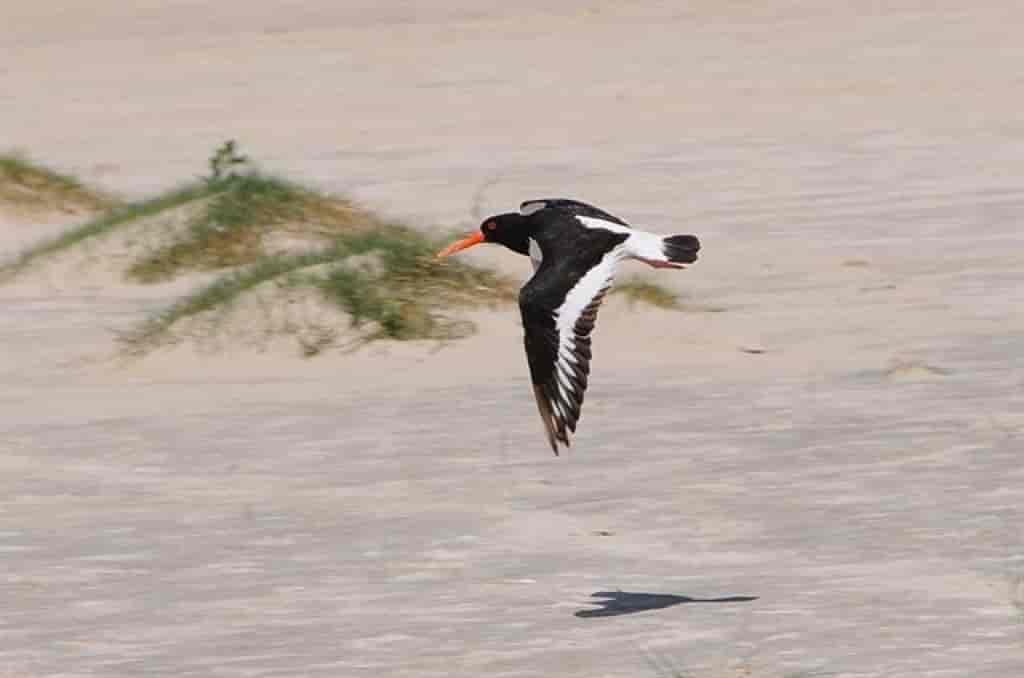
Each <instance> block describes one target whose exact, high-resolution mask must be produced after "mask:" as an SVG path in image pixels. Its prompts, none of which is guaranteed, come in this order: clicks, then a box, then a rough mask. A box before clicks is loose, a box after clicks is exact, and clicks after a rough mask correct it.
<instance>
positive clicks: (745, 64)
mask: <svg viewBox="0 0 1024 678" xmlns="http://www.w3.org/2000/svg"><path fill="white" fill-rule="evenodd" d="M553 5H554V3H540V2H527V3H516V4H515V5H513V4H511V3H498V2H493V1H488V2H468V1H465V2H464V1H462V0H444V1H443V2H436V3H412V2H387V3H369V2H363V3H355V2H342V3H333V2H325V1H323V0H314V1H311V2H305V3H285V2H279V3H262V4H260V3H256V6H254V3H243V2H240V1H239V0H224V1H223V2H219V3H216V5H215V6H210V5H208V3H202V4H201V3H198V2H187V1H184V0H181V1H177V2H152V1H151V2H142V3H134V4H133V5H132V7H131V8H126V7H125V6H124V3H115V2H110V1H109V0H95V1H94V2H89V3H65V5H64V6H62V8H61V9H60V11H57V10H56V9H55V8H54V7H52V6H47V5H45V4H38V3H37V4H34V5H33V4H24V3H22V4H20V5H17V6H15V5H11V6H10V7H7V8H5V20H4V22H3V26H2V27H0V46H2V48H3V53H4V59H3V64H2V65H0V148H9V147H16V148H22V149H25V150H28V151H30V152H31V153H32V155H33V156H35V157H37V158H38V159H40V160H43V161H45V162H48V163H51V164H53V165H54V166H56V167H57V168H58V169H61V170H66V171H69V172H73V173H76V174H77V175H79V176H81V177H82V178H83V179H85V180H87V181H91V182H94V183H97V184H99V185H101V186H102V187H103V188H105V189H109V190H111V191H114V192H117V193H119V194H121V195H123V196H126V197H138V196H140V195H144V194H146V193H147V192H150V191H153V190H158V189H163V188H167V187H169V186H172V185H174V184H176V183H178V182H180V181H182V180H184V179H187V178H189V177H192V176H195V175H197V174H200V173H202V172H203V171H204V169H205V167H204V163H205V161H206V158H207V156H208V155H209V153H210V151H211V149H212V148H214V147H215V146H216V145H218V144H219V143H221V142H222V141H224V140H225V139H226V138H235V139H237V140H238V141H239V143H240V144H241V146H242V149H243V151H244V152H246V153H249V154H251V155H253V156H255V157H256V158H258V159H259V160H260V161H261V162H262V163H263V164H264V165H265V166H266V167H268V168H271V169H274V170H278V171H281V172H283V173H286V174H288V175H290V176H296V177H300V178H304V179H307V180H309V181H311V182H312V183H314V184H315V185H317V186H320V187H322V188H325V189H328V190H336V191H343V192H345V193H348V194H350V195H352V196H354V197H355V198H356V199H357V200H359V201H360V202H361V203H362V204H364V205H366V206H369V207H371V208H373V209H375V210H379V211H381V212H383V213H385V214H392V215H397V216H401V217H405V218H409V219H414V220H415V221H416V222H417V223H420V224H423V225H425V226H428V227H438V228H442V227H443V228H450V227H452V226H459V225H461V226H465V227H466V228H471V227H473V225H474V222H475V221H476V217H475V216H474V205H475V204H476V208H477V211H481V212H483V213H490V212H495V211H503V210H508V209H512V208H514V207H515V205H516V204H517V203H518V201H520V200H523V199H527V198H535V197H541V196H553V195H564V196H572V197H577V198H580V199H584V200H588V201H590V202H594V203H596V204H598V205H600V206H602V207H604V208H606V209H608V210H610V211H612V212H614V213H616V214H619V215H620V216H622V217H624V218H626V219H628V220H629V221H631V222H633V223H634V224H636V225H642V226H644V227H646V228H649V229H650V230H654V231H659V232H665V233H669V232H692V233H696V234H697V235H699V236H700V237H701V239H702V241H703V243H704V248H705V249H704V251H703V253H702V259H701V261H700V262H699V264H697V265H695V266H694V267H692V268H691V269H690V270H688V271H685V272H682V273H675V272H660V274H659V275H658V276H657V280H658V281H660V282H663V283H665V284H667V285H669V286H671V287H672V288H673V289H675V290H676V291H678V292H680V294H681V295H682V296H683V299H684V301H686V302H687V304H688V305H689V306H688V310H686V311H683V312H676V313H669V312H663V311H654V310H648V309H636V308H634V309H631V308H630V307H629V305H628V304H626V303H625V302H624V301H622V300H621V299H619V300H613V302H612V303H611V304H609V305H608V307H607V308H605V309H604V310H603V311H602V315H601V318H600V321H599V323H598V328H597V332H596V335H595V349H594V350H595V363H594V373H593V377H592V382H591V384H592V385H591V389H590V391H589V392H588V396H587V403H586V406H585V408H584V414H583V418H582V421H581V427H580V431H579V434H578V436H577V437H576V443H575V445H574V447H573V448H572V450H571V451H570V452H569V453H568V454H566V455H564V456H563V457H560V458H555V457H553V456H551V454H550V452H549V451H548V450H547V449H546V445H545V442H544V438H543V434H542V430H541V424H540V422H539V420H538V418H537V416H536V413H535V411H534V404H533V402H532V398H531V397H530V392H529V384H528V379H527V373H526V367H525V359H524V357H523V355H522V353H521V344H520V341H521V340H520V329H519V325H518V318H517V314H516V312H515V309H514V308H508V309H505V310H495V311H480V312H476V313H474V314H473V316H472V317H473V319H474V320H475V321H476V322H477V323H478V325H479V329H480V331H479V333H478V334H477V335H475V336H474V337H472V338H469V339H466V340H463V341H459V342H453V343H451V344H446V345H438V344H417V345H397V344H381V345H377V346H374V347H371V348H368V349H365V350H363V351H360V352H357V353H355V354H342V353H340V352H331V353H329V354H327V355H321V356H318V357H317V358H315V359H312V360H302V359H301V358H298V357H297V356H296V355H295V353H294V351H293V350H291V349H285V348H283V347H278V346H276V345H271V346H264V347H261V350H253V349H252V348H251V347H238V348H236V349H234V350H233V349H231V348H228V349H226V353H216V352H213V353H211V352H208V351H206V352H204V351H196V350H190V349H189V347H187V346H186V347H178V348H176V349H173V350H169V351H164V352H160V353H158V354H156V355H154V356H151V357H150V358H147V359H145V360H142V361H133V362H124V361H120V360H117V359H114V358H112V357H111V351H112V348H113V345H114V344H113V338H114V334H115V333H116V331H118V330H121V329H125V328H127V327H130V326H131V325H132V324H133V323H135V322H137V321H138V320H139V319H140V318H141V317H144V315H145V313H146V312H148V311H149V310H151V309H153V308H155V307H156V306H158V305H159V304H160V303H162V302H165V301H166V300H167V298H169V295H170V294H171V290H169V289H165V288H137V287H131V286H126V285H124V284H122V283H120V282H119V280H118V279H117V278H116V276H99V277H98V278H86V279H82V280H80V279H79V277H78V276H77V275H76V274H72V273H67V274H64V275H49V276H41V275H40V276H35V277H33V276H29V277H27V278H25V279H24V280H22V281H21V282H18V283H15V284H12V285H8V286H4V287H0V338H2V346H3V347H4V350H3V351H0V383H2V384H3V389H0V412H2V413H3V414H2V416H0V468H2V470H3V472H2V473H0V496H2V497H3V501H2V503H0V552H2V554H3V568H2V569H0V573H2V579H0V587H2V591H3V600H4V609H3V612H4V614H3V615H0V675H11V676H29V675H31V676H50V675H53V676H56V675H61V676H97V675H103V676H133V677H134V676H139V675H168V676H172V675H173V676H186V675H196V676H200V675H202V676H209V675H216V676H271V675H280V676H297V675H304V676H346V677H348V676H352V677H355V678H358V677H361V676H367V677H369V676H374V677H376V676H384V675H386V676H409V677H410V678H411V677H414V676H415V677H417V678H421V677H424V676H453V675H454V676H479V675H488V676H560V677H561V676H567V677H568V676H579V677H581V678H582V677H584V676H586V677H588V678H591V677H596V676H654V675H657V674H658V672H659V670H660V671H661V672H662V673H663V674H664V673H665V669H664V667H665V666H667V665H669V664H671V665H672V666H675V667H677V668H678V669H680V670H683V669H685V670H687V671H690V672H691V673H692V674H693V675H694V676H698V677H704V676H709V677H712V678H717V677H727V678H729V677H732V676H747V675H750V676H757V677H760V676H782V675H787V674H790V675H791V674H795V673H798V672H804V674H805V675H806V674H809V673H814V672H818V673H816V674H815V675H829V676H849V677H853V676H858V677H863V676H886V677H888V678H898V677H905V678H911V677H913V678H919V677H922V676H936V677H937V676H943V677H951V676H964V677H965V678H966V677H971V678H1008V677H1012V676H1018V675H1024V618H1022V612H1021V609H1022V607H1024V600H1022V598H1021V595H1022V594H1021V591H1022V587H1021V582H1022V581H1024V527H1022V524H1024V523H1022V520H1021V519H1022V510H1021V506H1022V505H1024V482H1022V481H1024V470H1022V465H1021V463H1020V453H1021V450H1022V445H1021V434H1022V430H1024V390H1022V387H1024V368H1022V360H1021V356H1022V355H1024V314H1022V313H1021V311H1020V309H1021V306H1022V302H1024V293H1022V290H1024V273H1022V272H1021V271H1022V270H1024V246H1022V245H1024V236H1022V235H1021V234H1022V231H1021V219H1022V214H1024V191H1022V190H1021V188H1020V177H1021V176H1024V123H1022V121H1021V120H1022V119H1021V117H1020V115H1019V111H1020V109H1021V105H1022V103H1024V101H1022V97H1021V91H1022V87H1021V85H1022V82H1021V79H1020V75H1019V70H1020V69H1019V68H1016V67H1015V65H1016V64H1018V63H1020V62H1021V59H1022V57H1024V42H1022V41H1021V40H1020V32H1019V27H1020V26H1021V25H1022V22H1024V11H1022V10H1021V9H1019V8H1016V7H1015V6H1014V5H1013V4H1012V3H995V2H982V3H975V4H972V5H971V6H970V7H968V6H966V5H963V4H962V3H959V4H957V3H951V2H940V3H923V2H922V3H915V2H905V3H898V4H894V3H888V4H887V5H885V6H884V7H883V6H882V5H878V6H872V8H871V9H870V11H869V10H868V9H867V8H865V7H860V6H858V8H857V9H851V8H841V7H831V6H830V7H825V6H824V5H821V4H820V3H810V2H773V3H762V6H758V7H751V6H750V5H749V3H738V2H726V3H718V2H715V3H712V2H697V3H690V4H688V5H687V6H686V7H685V8H680V7H678V6H676V5H674V4H671V3H658V2H638V3H631V4H630V5H629V6H628V7H625V6H622V5H621V4H620V3H611V2H566V3H560V4H558V5H557V7H555V6H553ZM60 226H61V224H60V223H59V220H58V221H57V222H56V223H55V222H49V223H42V224H40V223H32V224H26V223H23V220H17V219H11V218H10V217H8V218H6V219H3V220H0V253H5V254H9V253H11V252H15V251H17V250H18V249H19V248H20V247H22V246H24V244H25V243H26V242H29V241H30V240H31V239H32V238H33V237H34V235H35V234H40V235H41V234H43V233H52V232H54V230H55V229H57V228H59V227H60ZM478 249H482V248H478ZM465 256H466V258H467V259H470V260H473V261H478V262H485V263H489V264H494V265H497V266H499V267H501V268H502V269H503V270H505V271H508V272H510V273H512V274H514V275H517V276H520V277H525V276H526V275H527V274H528V265H527V264H526V262H525V261H521V260H518V259H516V258H515V257H513V256H512V255H510V254H508V253H504V252H499V251H484V252H471V253H467V254H466V255H465ZM55 270H59V269H55ZM630 272H642V269H641V268H640V267H639V266H636V267H631V269H630ZM594 594H598V595H597V596H595V595H594ZM646 594H651V595H646ZM600 600H604V601H609V602H607V604H606V605H605V606H604V607H600V606H596V605H595V602H599V601H600ZM602 609H604V610H606V611H608V612H609V614H602V613H601V612H600V611H601V610H602ZM595 610H597V612H594V611H595ZM652 662H653V664H656V665H658V666H661V667H662V668H661V669H658V668H656V666H654V665H652ZM748 672H749V673H748Z"/></svg>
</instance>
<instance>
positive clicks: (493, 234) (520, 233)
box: [437, 212, 530, 257]
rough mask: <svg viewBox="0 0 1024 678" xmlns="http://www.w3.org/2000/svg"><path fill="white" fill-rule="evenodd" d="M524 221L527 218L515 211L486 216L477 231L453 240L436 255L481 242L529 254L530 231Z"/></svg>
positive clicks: (450, 253) (453, 252) (442, 255)
mask: <svg viewBox="0 0 1024 678" xmlns="http://www.w3.org/2000/svg"><path fill="white" fill-rule="evenodd" d="M526 222H527V218H526V217H524V216H523V215H521V214H518V213H516V212H509V213H507V214H497V215H495V216H493V217H488V218H486V219H484V220H483V223H481V224H480V230H479V231H476V232H475V233H472V234H470V235H468V236H466V237H465V238H463V239H462V240H458V241H456V242H453V243H452V244H451V245H448V247H445V248H444V249H443V250H441V251H440V252H438V253H437V256H438V257H447V256H449V255H452V254H455V253H456V252H460V251H462V250H464V249H467V248H470V247H473V246H474V245H479V244H480V243H482V242H490V243H497V244H499V245H504V246H505V247H507V248H509V249H510V250H512V251H514V252H519V253H520V254H526V255H529V253H530V240H529V237H530V233H529V229H528V227H527V223H526Z"/></svg>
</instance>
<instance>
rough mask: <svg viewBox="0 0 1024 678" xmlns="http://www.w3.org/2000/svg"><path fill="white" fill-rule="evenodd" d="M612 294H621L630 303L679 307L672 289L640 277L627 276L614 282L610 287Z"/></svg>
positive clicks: (668, 307) (673, 308)
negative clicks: (620, 280) (618, 281)
mask: <svg viewBox="0 0 1024 678" xmlns="http://www.w3.org/2000/svg"><path fill="white" fill-rule="evenodd" d="M612 293H613V294H621V295H622V296H624V297H626V299H627V300H628V301H629V303H630V305H631V306H632V305H633V304H636V303H638V302H641V303H645V304H649V305H651V306H654V307H656V308H664V309H671V310H678V309H679V308H681V305H680V303H679V297H678V295H676V293H675V292H673V291H672V290H670V289H668V288H666V287H663V286H661V285H659V284H657V283H653V282H650V281H649V280H644V279H643V278H640V277H636V276H634V277H632V278H627V279H626V280H624V281H622V282H620V283H616V284H615V286H614V287H613V288H612Z"/></svg>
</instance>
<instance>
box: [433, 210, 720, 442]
mask: <svg viewBox="0 0 1024 678" xmlns="http://www.w3.org/2000/svg"><path fill="white" fill-rule="evenodd" d="M480 243H497V244H499V245H504V246H505V247H507V248H509V249H510V250H512V251H513V252H518V253H519V254H523V255H526V256H528V257H529V258H530V260H531V262H532V263H533V268H534V273H533V277H531V278H530V279H529V280H528V281H527V282H526V284H525V285H523V287H522V289H521V290H520V292H519V309H520V311H521V313H522V316H523V330H524V333H525V336H524V343H525V345H526V359H527V362H528V363H529V366H530V380H531V381H532V382H533V393H534V396H535V397H536V399H537V409H538V410H539V411H540V417H541V420H542V421H543V422H544V430H545V432H546V433H547V438H548V443H549V444H550V445H551V450H552V451H553V452H554V453H555V454H556V455H557V454H558V449H559V448H558V446H559V444H562V445H565V446H566V447H569V434H570V432H571V433H575V432H576V422H577V421H578V420H579V418H580V408H581V407H582V406H583V394H584V392H585V391H586V389H587V378H588V377H589V375H590V358H591V352H590V333H591V331H592V330H593V329H594V322H595V321H596V319H597V310H598V307H599V306H600V305H601V302H602V301H603V299H604V296H605V294H606V293H607V292H608V290H609V288H610V287H611V286H612V282H613V280H614V278H615V272H616V269H617V268H618V265H619V263H620V262H621V261H623V260H625V259H637V260H639V261H642V262H644V263H646V264H649V265H651V266H653V267H655V268H685V267H686V266H685V265H686V264H692V263H693V262H695V261H696V260H697V252H698V250H700V242H699V241H698V240H697V238H696V236H692V235H671V236H660V235H656V234H654V233H648V232H646V231H641V230H638V229H635V228H633V227H631V226H630V225H629V224H627V223H626V222H625V221H623V220H622V219H619V218H618V217H615V216H612V215H611V214H608V213H607V212H605V211H604V210H601V209H598V208H597V207H594V206H593V205H588V204H586V203H582V202H577V201H575V200H566V199H563V198H557V199H543V200H529V201H527V202H524V203H522V205H520V208H519V212H508V213H505V214H498V215H495V216H492V217H488V218H487V219H484V221H483V223H481V224H480V230H479V231H478V232H475V233H473V234H472V235H470V236H468V237H466V238H463V239H462V240H459V241H458V242H454V243H452V244H451V245H449V246H448V247H446V248H444V249H443V250H441V251H440V252H438V253H437V256H438V257H447V256H449V255H452V254H455V253H456V252H459V251H462V250H464V249H467V248H469V247H473V246H475V245H479V244H480Z"/></svg>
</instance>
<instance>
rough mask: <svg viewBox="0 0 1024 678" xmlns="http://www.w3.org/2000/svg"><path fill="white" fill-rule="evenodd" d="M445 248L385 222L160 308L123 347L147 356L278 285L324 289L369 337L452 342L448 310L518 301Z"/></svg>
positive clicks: (267, 262) (263, 260)
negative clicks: (174, 334) (175, 333)
mask: <svg viewBox="0 0 1024 678" xmlns="http://www.w3.org/2000/svg"><path fill="white" fill-rule="evenodd" d="M440 247H441V244H440V242H439V241H437V240H434V239H432V238H429V237H427V236H426V235H424V234H422V233H420V232H418V231H415V230H414V229H411V228H409V227H407V226H403V225H400V224H384V223H379V222H378V223H377V224H376V226H375V227H374V228H373V229H370V230H359V231H353V232H350V233H347V234H342V235H339V236H337V237H336V238H335V240H334V242H333V244H332V245H331V246H330V247H328V248H325V249H323V250H321V251H317V252H312V253H308V254H301V255H292V256H262V257H260V258H258V259H257V260H256V261H255V262H254V263H253V264H252V265H250V266H247V267H244V268H241V269H238V270H234V271H231V272H229V273H226V274H224V275H222V276H221V277H219V278H217V279H216V280H214V281H213V282H211V283H210V284H208V285H206V286H204V287H202V288H200V289H199V290H198V291H196V292H194V293H192V294H190V295H188V296H185V297H183V298H181V299H179V300H178V301H176V302H174V303H173V304H171V305H170V306H169V307H167V308H165V309H163V310H160V311H158V312H157V313H155V314H154V315H152V316H151V317H150V318H148V319H147V320H146V321H144V322H143V323H142V324H141V325H140V326H139V327H138V328H136V329H135V330H134V331H132V332H129V333H128V334H126V335H124V336H122V337H121V341H122V345H123V347H124V348H125V350H126V351H127V352H128V353H130V354H141V353H145V352H146V351H148V350H150V349H152V348H155V347H157V346H159V345H160V344H161V343H162V342H163V341H164V340H165V339H166V338H167V337H168V336H169V335H170V334H171V330H172V328H173V327H174V325H175V324H176V323H178V322H179V321H181V320H184V319H186V318H189V317H192V316H196V315H199V314H201V313H204V312H206V311H211V310H213V309H216V308H223V307H225V306H227V305H229V304H231V303H233V302H235V301H236V300H237V299H239V298H240V297H241V296H242V295H243V294H244V293H245V292H247V291H249V290H251V289H253V288H254V287H256V286H257V285H260V284H262V283H265V282H270V281H279V282H281V283H282V284H285V285H290V286H308V287H311V288H314V289H316V290H318V291H319V292H320V293H321V294H323V295H324V297H325V298H326V299H327V300H328V301H330V302H332V303H334V304H337V306H338V307H339V308H340V309H341V310H343V311H344V312H345V313H346V314H347V315H348V317H349V322H350V324H351V326H352V327H354V328H357V329H359V330H361V331H362V338H363V339H365V340H373V339H379V338H391V339H445V338H451V337H453V336H457V334H458V332H457V328H456V327H457V326H456V324H454V323H452V322H451V321H450V320H449V319H448V318H447V317H446V315H445V313H446V310H447V309H452V308H470V307H474V306H479V305H484V304H496V303H502V302H507V301H511V300H513V299H515V296H516V291H515V286H514V284H513V283H512V282H511V281H508V280H506V279H504V278H502V277H500V276H498V275H497V274H495V273H493V272H491V271H488V270H485V269H481V268H477V267H473V266H469V265H466V264H461V263H457V262H440V261H437V260H436V259H435V258H434V253H435V252H436V251H437V250H438V249H440ZM361 255H362V256H361Z"/></svg>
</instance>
